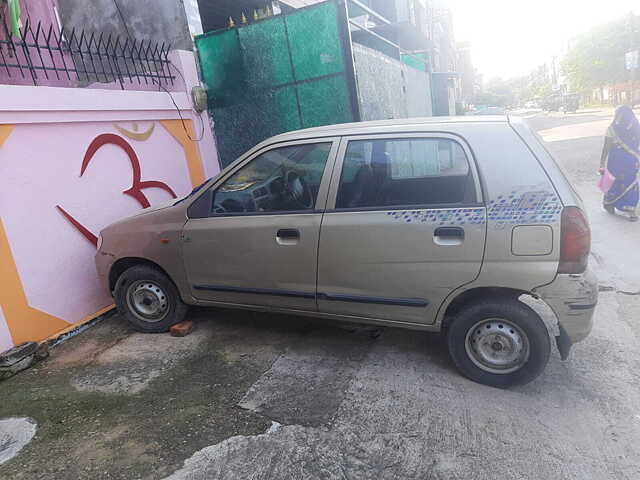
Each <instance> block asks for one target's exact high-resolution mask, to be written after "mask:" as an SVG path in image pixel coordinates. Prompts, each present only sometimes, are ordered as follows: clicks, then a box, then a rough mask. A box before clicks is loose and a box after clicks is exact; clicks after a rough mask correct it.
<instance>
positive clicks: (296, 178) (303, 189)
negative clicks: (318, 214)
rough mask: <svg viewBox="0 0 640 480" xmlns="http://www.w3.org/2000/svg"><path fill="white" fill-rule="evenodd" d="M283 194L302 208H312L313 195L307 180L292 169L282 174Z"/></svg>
mask: <svg viewBox="0 0 640 480" xmlns="http://www.w3.org/2000/svg"><path fill="white" fill-rule="evenodd" d="M284 184H285V192H284V193H285V195H287V196H288V197H289V200H291V201H292V202H293V203H294V204H296V205H297V206H300V207H302V210H310V209H312V208H313V195H312V194H311V189H310V188H309V185H307V182H305V181H304V179H303V178H302V176H301V175H300V174H299V173H297V172H295V171H294V170H289V171H288V172H286V173H285V175H284Z"/></svg>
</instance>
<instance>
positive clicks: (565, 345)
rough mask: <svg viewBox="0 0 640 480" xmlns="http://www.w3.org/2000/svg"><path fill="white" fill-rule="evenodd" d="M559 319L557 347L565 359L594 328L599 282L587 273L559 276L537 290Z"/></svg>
mask: <svg viewBox="0 0 640 480" xmlns="http://www.w3.org/2000/svg"><path fill="white" fill-rule="evenodd" d="M533 293H535V294H536V295H539V296H540V298H541V299H542V300H544V301H545V302H546V303H547V305H549V307H551V309H552V310H553V312H554V313H555V314H556V317H557V318H558V326H559V330H560V336H559V337H558V348H559V349H560V353H561V355H562V357H563V358H566V357H567V355H568V354H569V349H570V348H571V345H573V344H574V343H577V342H580V341H582V340H584V339H585V338H586V337H587V336H588V335H589V333H590V332H591V329H592V328H593V314H594V311H595V308H596V305H597V303H598V279H597V278H596V276H595V274H594V273H593V272H592V271H591V270H588V269H587V271H586V272H585V273H583V274H580V275H558V276H557V277H556V279H555V280H554V281H553V282H552V283H550V284H549V285H545V286H544V287H540V288H537V289H535V290H534V292H533Z"/></svg>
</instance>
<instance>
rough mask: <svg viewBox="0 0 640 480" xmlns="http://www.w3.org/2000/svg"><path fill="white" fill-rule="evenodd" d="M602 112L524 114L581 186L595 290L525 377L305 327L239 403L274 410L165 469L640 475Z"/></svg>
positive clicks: (268, 474) (638, 334)
mask: <svg viewBox="0 0 640 480" xmlns="http://www.w3.org/2000/svg"><path fill="white" fill-rule="evenodd" d="M611 113H612V112H611V111H594V112H580V113H578V114H575V115H570V116H562V115H552V116H548V115H539V116H537V117H535V118H532V119H530V121H531V123H532V125H533V126H534V127H535V128H536V129H537V130H539V131H540V133H541V135H542V136H543V138H545V139H546V140H547V141H548V142H549V143H548V148H549V149H550V150H551V151H552V153H553V154H554V155H556V156H557V158H558V160H559V162H560V163H561V164H562V165H563V166H564V168H565V170H566V171H567V173H568V176H569V177H570V179H571V181H572V182H573V183H574V185H575V186H576V188H577V189H578V191H579V192H580V193H581V195H582V196H583V198H584V201H585V203H586V205H587V208H588V213H589V216H590V218H591V222H592V227H593V237H594V251H593V256H592V259H591V262H593V264H594V267H595V268H596V270H597V272H598V274H599V275H600V278H601V289H602V290H603V292H602V295H601V303H600V305H599V306H598V309H597V314H596V315H597V317H596V323H595V328H594V331H593V334H592V335H591V336H590V337H589V338H588V339H587V340H586V341H585V342H583V343H582V344H579V345H578V346H576V347H575V349H574V351H573V355H572V357H571V358H570V360H569V361H567V362H562V361H561V360H560V359H559V358H558V355H557V353H555V354H554V356H553V358H552V359H551V361H550V363H549V366H548V368H547V371H546V373H545V374H544V375H543V376H542V377H541V378H539V379H538V380H537V381H535V382H533V383H532V384H529V385H527V386H524V387H521V388H517V389H513V390H510V391H500V390H496V389H492V388H488V387H484V386H481V385H477V384H474V383H471V382H469V381H467V380H465V379H463V378H461V377H460V376H459V375H458V374H457V373H456V372H455V371H453V369H452V367H451V364H450V362H449V360H448V359H447V357H446V352H445V351H444V349H443V347H442V346H441V344H440V343H439V338H438V337H437V336H431V335H426V334H420V333H412V332H403V331H396V330H392V329H388V330H384V331H383V333H382V335H381V336H380V337H379V338H377V339H375V340H373V339H370V338H367V337H366V336H360V337H358V336H357V335H350V336H346V337H344V338H334V339H326V338H322V337H323V336H322V335H320V336H308V337H306V340H305V341H303V342H302V343H300V344H298V345H295V346H292V348H291V349H290V350H288V351H287V352H286V353H285V354H283V355H282V356H280V357H279V358H278V359H277V360H276V362H275V363H274V364H273V366H272V368H271V369H270V370H268V371H267V372H266V373H265V374H264V375H263V376H262V377H261V378H260V379H259V380H258V381H257V382H256V383H255V384H254V385H253V386H252V387H251V389H250V390H249V391H248V393H247V394H246V396H245V398H244V399H243V400H242V402H241V403H240V405H241V406H242V407H244V408H248V409H251V410H253V411H255V412H258V413H260V414H262V415H266V416H267V417H268V418H270V419H271V420H273V421H275V422H278V424H282V425H277V424H274V425H275V426H274V427H273V428H272V429H271V430H270V431H269V432H268V433H265V434H261V435H257V436H238V437H234V438H230V439H228V440H226V441H224V442H222V443H219V444H216V445H212V446H210V447H208V448H205V449H204V450H202V451H200V452H198V453H196V454H195V455H194V456H193V457H192V458H191V459H190V460H189V461H188V462H187V463H186V465H185V467H184V468H183V469H182V470H180V471H178V472H177V473H176V474H174V475H173V476H171V477H170V478H171V479H201V478H202V479H204V478H224V479H227V478H228V479H231V478H249V477H251V478H279V479H284V478H291V479H295V478H416V479H418V478H419V479H471V478H473V479H476V480H480V479H496V478H501V479H551V478H553V479H609V478H610V479H637V478H640V382H639V380H640V368H639V367H640V348H639V342H638V339H639V338H640V323H639V322H640V315H639V314H640V301H639V298H640V297H638V296H636V295H635V293H636V292H638V291H640V268H639V267H640V252H639V250H638V248H637V242H638V240H639V239H640V234H639V233H638V229H639V228H640V225H638V224H632V223H630V222H628V221H626V220H624V219H620V218H614V217H611V216H609V215H607V214H606V213H605V212H603V211H602V209H601V207H600V195H599V192H598V190H597V189H596V187H595V182H596V179H597V177H596V175H595V172H596V170H597V168H598V164H599V155H600V150H601V147H602V140H603V137H602V135H603V133H604V131H605V130H606V127H607V124H608V123H609V122H610V120H611Z"/></svg>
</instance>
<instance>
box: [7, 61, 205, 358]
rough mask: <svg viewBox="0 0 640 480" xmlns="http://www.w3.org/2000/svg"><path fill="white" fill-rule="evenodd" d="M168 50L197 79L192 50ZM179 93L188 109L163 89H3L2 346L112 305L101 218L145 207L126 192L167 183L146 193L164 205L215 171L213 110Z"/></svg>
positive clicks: (33, 338)
mask: <svg viewBox="0 0 640 480" xmlns="http://www.w3.org/2000/svg"><path fill="white" fill-rule="evenodd" d="M171 57H172V61H173V63H174V64H175V65H177V66H178V67H179V68H180V69H181V71H182V72H183V75H184V77H185V79H186V82H187V84H186V85H184V86H183V88H184V87H186V88H190V87H191V86H193V85H194V84H195V83H197V71H196V65H195V60H194V58H193V54H192V53H191V52H172V54H171ZM173 98H174V100H175V101H176V103H177V105H178V109H179V110H180V112H178V110H176V107H174V105H173V103H172V101H171V98H170V97H169V96H168V95H167V94H166V93H164V92H141V91H119V90H99V89H72V88H57V87H32V86H12V85H3V86H0V278H1V279H2V288H1V289H0V351H4V350H6V349H8V348H10V347H11V346H12V345H14V344H19V343H22V342H25V341H40V340H43V339H46V338H47V337H49V336H51V335H56V334H59V333H60V332H63V331H65V330H66V329H69V328H72V327H74V326H76V325H78V324H80V323H82V322H84V321H87V320H89V319H91V318H93V317H95V316H96V315H98V314H100V313H101V312H103V311H105V310H106V309H109V308H111V304H112V299H111V297H110V296H109V292H107V291H105V290H104V289H103V288H102V287H101V285H100V284H99V282H98V280H97V278H96V277H97V275H96V272H95V267H94V261H93V257H94V254H95V251H96V235H97V234H98V232H99V231H100V230H101V229H102V228H103V227H104V226H106V225H107V224H109V223H111V222H113V221H115V220H117V219H119V218H121V217H123V216H126V215H130V214H133V213H135V212H137V211H139V210H140V209H141V208H143V205H142V204H141V202H140V201H139V200H136V199H134V198H132V197H131V196H127V195H124V194H123V192H124V191H125V190H128V189H130V188H132V187H135V185H136V184H138V183H139V182H140V181H145V180H155V181H158V182H162V186H161V188H158V187H154V188H145V189H143V191H142V193H143V194H144V196H145V197H146V198H147V199H148V202H149V203H150V204H151V205H156V204H160V203H164V202H169V201H173V200H174V198H176V197H180V196H183V195H185V194H187V193H188V192H189V191H190V190H191V189H192V188H193V187H194V186H195V185H198V184H200V183H202V182H203V181H204V179H205V178H207V177H210V176H213V175H215V174H216V173H217V172H218V161H217V154H216V150H215V144H214V140H213V136H212V133H211V129H210V127H209V119H208V117H207V116H206V114H203V115H202V116H200V115H198V114H196V113H195V112H194V111H193V110H191V102H190V98H189V96H188V95H187V94H186V93H184V90H183V91H182V92H175V93H174V94H173ZM180 114H181V115H182V117H183V118H184V119H185V120H184V123H183V122H182V121H181V120H180ZM90 146H93V147H97V150H96V149H95V148H91V147H90ZM94 150H95V151H94ZM137 172H139V175H138V174H137Z"/></svg>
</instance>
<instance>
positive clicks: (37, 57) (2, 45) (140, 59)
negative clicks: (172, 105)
mask: <svg viewBox="0 0 640 480" xmlns="http://www.w3.org/2000/svg"><path fill="white" fill-rule="evenodd" d="M0 23H1V24H2V25H0V77H5V78H6V76H8V77H9V78H8V80H9V83H10V82H11V79H23V81H24V79H27V80H28V79H30V80H31V81H32V82H33V84H34V85H38V84H39V83H51V82H43V81H44V80H47V81H49V80H60V81H63V82H64V81H68V82H70V83H71V82H75V81H77V84H78V85H83V84H84V85H86V84H90V83H94V82H104V83H111V82H115V81H118V82H119V84H120V87H121V88H122V89H125V88H127V87H129V88H133V87H132V86H131V84H132V83H134V84H135V82H137V83H138V84H139V85H142V84H146V85H157V86H158V88H160V86H166V85H169V84H170V85H173V82H174V80H175V76H174V75H172V73H171V69H170V68H171V67H170V63H171V62H170V61H169V59H168V55H169V49H170V46H169V45H168V44H165V43H164V42H163V43H162V44H158V43H157V42H150V41H145V40H135V39H131V38H130V37H127V38H124V39H123V38H121V37H120V36H118V35H114V34H107V35H105V34H103V33H100V34H95V33H91V34H88V33H86V32H85V31H84V30H80V29H75V28H74V29H71V30H68V31H65V29H64V28H63V29H62V30H61V31H60V30H59V29H58V28H57V27H54V26H53V25H49V26H48V27H46V26H44V25H43V24H42V23H41V22H38V24H37V26H35V27H34V25H32V24H30V23H29V22H28V21H27V22H26V23H25V24H24V26H23V27H22V28H21V29H20V35H17V32H15V33H14V32H12V31H11V30H10V28H9V27H8V25H7V22H6V19H5V18H4V17H3V18H2V19H1V20H0ZM0 83H2V81H1V80H0Z"/></svg>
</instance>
